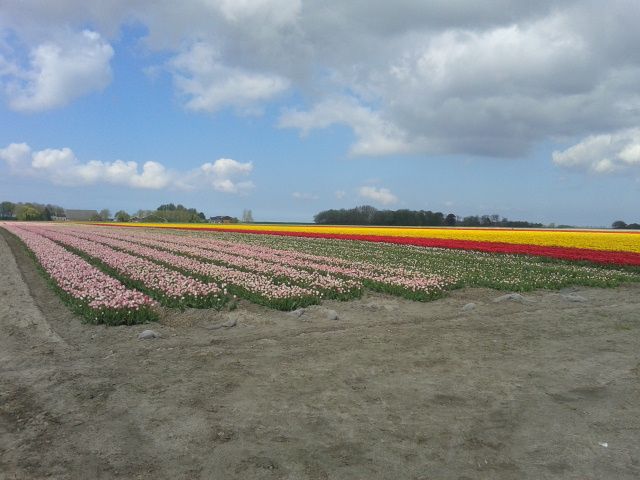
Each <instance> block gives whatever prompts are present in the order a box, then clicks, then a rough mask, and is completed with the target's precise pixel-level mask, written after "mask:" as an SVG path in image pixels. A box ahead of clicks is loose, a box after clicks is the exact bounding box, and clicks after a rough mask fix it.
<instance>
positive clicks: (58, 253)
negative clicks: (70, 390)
mask: <svg viewBox="0 0 640 480" xmlns="http://www.w3.org/2000/svg"><path fill="white" fill-rule="evenodd" d="M4 228H6V229H7V230H9V231H10V232H11V233H13V234H14V235H15V236H17V237H18V238H19V239H20V240H21V241H22V242H23V243H24V244H25V245H26V247H27V248H28V249H29V250H30V251H31V253H32V254H33V256H34V257H35V259H36V260H37V262H38V263H39V264H40V267H41V268H42V270H43V272H44V273H45V274H46V276H47V277H48V279H49V280H50V281H51V282H52V284H53V285H54V287H55V288H56V290H58V292H59V293H60V294H61V295H62V297H63V298H64V299H65V301H66V303H67V304H68V305H70V306H71V308H72V309H73V310H74V311H76V312H77V313H79V314H81V315H82V316H83V317H84V318H85V319H86V320H87V321H88V322H90V323H106V324H111V325H119V324H134V323H144V322H148V321H152V320H155V319H156V318H157V312H156V311H155V308H154V307H155V306H156V302H154V301H153V300H152V299H151V298H149V297H148V296H147V295H145V294H144V293H142V292H139V291H136V290H132V289H129V288H127V287H125V286H124V285H123V284H122V283H121V282H119V281H118V280H116V279H115V278H112V277H110V276H109V275H107V274H105V273H103V272H101V271H100V270H98V269H97V268H96V267H94V266H93V265H90V264H89V263H88V262H87V261H85V260H84V259H82V258H81V257H79V256H78V255H75V254H73V253H71V252H69V251H68V250H66V249H65V248H63V247H61V246H60V245H58V244H57V243H55V242H53V241H52V240H50V239H48V238H46V237H44V236H42V235H39V234H38V233H36V232H34V231H31V230H26V229H23V228H20V227H18V226H16V225H13V224H9V223H7V224H4Z"/></svg>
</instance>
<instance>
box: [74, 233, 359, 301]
mask: <svg viewBox="0 0 640 480" xmlns="http://www.w3.org/2000/svg"><path fill="white" fill-rule="evenodd" d="M74 232H78V230H74ZM85 233H86V232H85ZM92 238H95V239H98V240H99V241H103V240H100V239H110V240H116V241H127V242H130V241H131V240H134V241H136V242H137V243H139V244H141V245H145V246H150V247H157V248H160V249H164V250H169V251H172V252H177V253H180V254H184V255H189V256H192V257H197V258H202V259H205V260H210V261H213V262H218V263H223V264H225V266H229V267H231V268H239V269H242V270H245V271H253V272H259V273H260V274H265V275H271V276H273V277H276V278H282V279H284V280H285V281H294V282H296V283H299V284H301V285H304V286H307V287H312V288H315V289H318V290H320V291H322V292H324V294H325V296H326V295H329V296H331V295H334V296H336V295H337V296H338V297H347V296H349V297H353V296H355V295H357V294H359V292H360V290H361V289H362V283H361V282H359V281H356V280H351V279H346V278H342V277H339V276H336V275H332V274H329V273H322V272H320V271H318V270H315V271H309V270H306V269H303V268H294V267H292V266H290V265H285V264H283V263H282V262H281V260H280V259H278V258H272V259H271V261H266V260H261V259H257V258H252V257H250V256H240V255H238V254H236V253H233V254H231V253H224V252H217V251H214V250H211V249H206V248H199V247H192V246H189V245H182V244H180V243H175V242H169V241H166V240H165V238H164V236H157V237H156V238H149V237H143V236H133V237H131V236H126V235H123V232H117V233H115V232H113V231H111V230H109V231H105V229H100V230H98V229H96V230H93V231H92ZM274 262H278V263H274Z"/></svg>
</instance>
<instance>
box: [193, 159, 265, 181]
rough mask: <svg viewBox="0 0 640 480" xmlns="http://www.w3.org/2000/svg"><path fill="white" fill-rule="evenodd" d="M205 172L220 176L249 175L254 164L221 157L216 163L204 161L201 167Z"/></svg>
mask: <svg viewBox="0 0 640 480" xmlns="http://www.w3.org/2000/svg"><path fill="white" fill-rule="evenodd" d="M200 168H201V169H202V171H203V172H205V173H207V174H213V175H215V176H218V177H223V178H227V177H232V176H234V175H247V174H249V173H251V172H252V171H253V164H252V163H251V162H249V163H240V162H238V161H236V160H233V159H231V158H219V159H218V160H216V161H215V162H214V163H204V164H202V166H201V167H200Z"/></svg>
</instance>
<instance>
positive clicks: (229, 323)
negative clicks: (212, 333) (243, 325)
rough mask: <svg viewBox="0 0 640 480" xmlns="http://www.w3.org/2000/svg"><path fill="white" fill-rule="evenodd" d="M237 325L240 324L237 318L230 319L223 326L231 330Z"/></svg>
mask: <svg viewBox="0 0 640 480" xmlns="http://www.w3.org/2000/svg"><path fill="white" fill-rule="evenodd" d="M237 323H238V320H237V319H236V318H230V319H229V320H227V321H226V322H223V323H222V326H223V327H225V328H231V327H235V326H236V324H237Z"/></svg>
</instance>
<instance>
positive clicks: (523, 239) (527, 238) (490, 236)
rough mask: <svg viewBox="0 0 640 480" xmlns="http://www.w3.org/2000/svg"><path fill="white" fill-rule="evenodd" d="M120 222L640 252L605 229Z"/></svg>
mask: <svg viewBox="0 0 640 480" xmlns="http://www.w3.org/2000/svg"><path fill="white" fill-rule="evenodd" d="M122 225H123V226H124V225H126V226H138V227H161V228H189V229H194V230H200V229H202V230H223V231H229V230H232V231H237V232H238V233H242V232H243V231H247V232H264V233H268V232H274V233H285V234H286V233H288V234H294V233H298V232H299V233H303V234H305V233H306V234H321V235H322V234H327V235H358V236H384V237H408V238H425V239H428V238H432V239H442V240H462V241H473V242H498V243H507V244H513V245H536V246H543V247H565V248H584V249H591V250H604V251H613V252H633V253H640V233H634V232H614V231H607V230H542V229H541V230H512V229H500V228H486V229H482V228H477V229H472V228H469V229H467V228H428V227H427V228H419V227H356V226H315V225H281V224H279V225H265V224H250V225H248V224H223V225H212V224H166V223H136V224H132V223H126V224H122Z"/></svg>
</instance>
